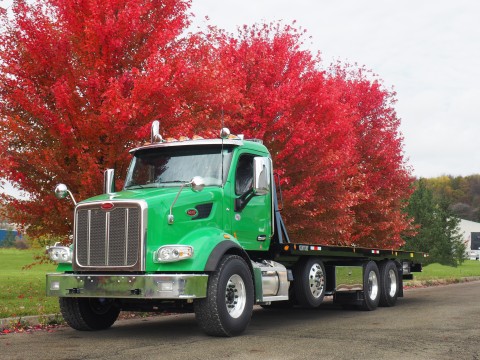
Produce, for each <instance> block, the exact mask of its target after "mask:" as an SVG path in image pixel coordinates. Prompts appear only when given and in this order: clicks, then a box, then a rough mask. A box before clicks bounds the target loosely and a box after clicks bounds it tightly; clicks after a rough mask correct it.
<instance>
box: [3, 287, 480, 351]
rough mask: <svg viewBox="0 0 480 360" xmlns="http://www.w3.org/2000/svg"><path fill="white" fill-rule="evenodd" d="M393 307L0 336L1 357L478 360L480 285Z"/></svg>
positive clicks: (413, 293)
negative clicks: (234, 325)
mask: <svg viewBox="0 0 480 360" xmlns="http://www.w3.org/2000/svg"><path fill="white" fill-rule="evenodd" d="M405 295H406V296H405V298H402V299H399V302H398V304H397V306H396V307H394V308H379V309H378V310H376V311H374V312H361V311H354V310H342V309H341V308H339V307H337V306H334V305H333V304H331V303H328V302H327V303H325V304H324V305H322V307H321V309H317V310H302V309H294V310H263V309H260V308H258V309H256V310H255V311H254V314H253V318H252V322H251V324H250V327H249V328H248V329H247V332H246V333H245V334H244V335H243V336H240V337H236V338H212V337H208V336H206V335H204V334H203V333H202V332H201V331H200V329H199V328H198V326H197V325H196V323H195V319H194V316H193V315H190V314H187V315H176V316H167V317H154V318H147V319H135V320H124V321H119V322H117V323H116V324H115V325H114V326H113V327H112V328H111V329H110V330H107V331H100V332H78V331H74V330H72V329H70V328H60V329H58V330H56V331H55V332H53V333H47V332H42V331H40V332H34V333H32V334H8V335H4V336H0V358H1V359H9V360H10V359H22V360H23V359H36V360H42V359H116V360H120V359H130V360H132V359H135V360H137V359H138V360H140V359H182V360H189V359H202V360H210V359H222V360H223V359H242V360H243V359H261V360H268V359H302V360H305V359H349V360H350V359H362V360H363V359H402V360H404V359H468V360H480V281H477V282H471V283H464V284H455V285H448V286H438V287H432V288H423V289H413V290H408V291H407V292H406V294H405Z"/></svg>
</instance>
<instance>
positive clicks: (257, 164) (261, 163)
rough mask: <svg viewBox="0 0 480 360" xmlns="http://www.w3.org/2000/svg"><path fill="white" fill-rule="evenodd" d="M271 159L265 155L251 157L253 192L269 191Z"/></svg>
mask: <svg viewBox="0 0 480 360" xmlns="http://www.w3.org/2000/svg"><path fill="white" fill-rule="evenodd" d="M270 164H271V160H270V159H269V158H267V157H255V158H254V159H253V193H254V194H255V195H266V194H268V193H269V192H270V179H271V170H270V169H271V166H270Z"/></svg>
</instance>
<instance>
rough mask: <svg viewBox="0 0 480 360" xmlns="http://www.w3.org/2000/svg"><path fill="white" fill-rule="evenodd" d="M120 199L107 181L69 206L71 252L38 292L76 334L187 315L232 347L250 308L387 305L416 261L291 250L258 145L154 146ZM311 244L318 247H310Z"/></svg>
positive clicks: (59, 251)
mask: <svg viewBox="0 0 480 360" xmlns="http://www.w3.org/2000/svg"><path fill="white" fill-rule="evenodd" d="M131 154H132V161H131V164H130V167H129V170H128V173H127V177H126V180H125V185H124V187H123V190H122V191H119V192H115V186H114V180H113V179H114V173H113V170H112V169H109V170H106V171H105V178H104V194H102V195H99V196H96V197H93V198H90V199H87V200H84V201H82V202H80V203H78V204H77V203H76V202H75V199H74V198H73V196H72V193H71V192H70V191H69V190H68V188H67V187H66V186H65V185H63V184H59V185H58V186H57V188H56V189H55V193H56V195H57V197H58V198H65V197H67V196H69V195H70V197H71V198H72V200H73V202H74V203H75V213H74V229H73V243H72V245H71V246H62V245H60V244H55V246H52V247H49V248H48V253H49V255H50V258H51V259H52V260H54V261H56V262H58V268H57V272H56V273H50V274H47V281H46V291H47V295H49V296H56V297H58V298H59V302H60V309H61V312H62V315H63V317H64V319H65V321H66V322H67V323H68V325H70V326H71V327H72V328H74V329H77V330H100V329H106V328H109V327H110V326H111V325H112V324H113V323H114V322H115V321H116V319H117V318H118V315H119V313H120V311H149V312H150V311H171V312H194V313H195V317H196V319H197V321H198V323H199V325H200V327H201V328H202V329H203V330H204V331H205V332H206V333H207V334H209V335H214V336H235V335H238V334H240V333H242V332H243V331H244V330H245V329H246V328H247V326H248V324H249V321H250V318H251V316H252V311H253V307H254V305H261V306H262V307H264V308H268V307H280V306H281V307H291V306H301V307H305V308H316V307H318V306H319V305H320V304H321V303H322V301H323V300H324V297H325V296H333V301H334V302H335V303H338V304H340V305H342V306H348V307H358V308H360V309H363V310H375V309H376V308H377V307H378V306H394V305H395V303H396V301H397V298H398V297H401V296H403V280H404V279H411V278H412V276H413V275H412V273H413V272H418V271H421V269H422V265H421V263H422V259H423V257H424V256H426V255H425V254H423V253H413V252H408V251H398V250H385V249H373V248H360V247H341V246H325V245H314V244H310V243H297V242H294V241H292V240H291V239H290V238H289V236H288V232H287V229H286V227H285V224H284V222H283V220H282V217H281V215H280V209H279V198H278V197H277V192H279V191H278V189H277V188H276V184H275V181H274V176H273V166H272V160H271V156H270V154H269V152H268V150H267V148H266V147H265V146H264V145H263V144H262V142H261V141H258V140H244V139H243V138H242V137H241V136H239V137H235V136H232V135H230V133H229V131H228V129H225V128H224V129H222V131H221V136H220V138H218V139H202V138H195V139H191V140H190V139H187V140H183V141H165V140H163V139H162V137H161V136H160V133H159V123H158V122H157V121H155V122H154V123H153V125H152V133H151V142H149V143H147V144H145V145H144V146H141V147H139V148H136V149H133V150H131ZM315 242H318V241H315Z"/></svg>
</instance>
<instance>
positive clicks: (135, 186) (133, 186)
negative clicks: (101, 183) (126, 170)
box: [125, 185, 145, 190]
mask: <svg viewBox="0 0 480 360" xmlns="http://www.w3.org/2000/svg"><path fill="white" fill-rule="evenodd" d="M144 188H145V186H144V185H128V186H125V189H126V190H134V189H144Z"/></svg>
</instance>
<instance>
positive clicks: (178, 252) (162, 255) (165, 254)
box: [153, 245, 193, 263]
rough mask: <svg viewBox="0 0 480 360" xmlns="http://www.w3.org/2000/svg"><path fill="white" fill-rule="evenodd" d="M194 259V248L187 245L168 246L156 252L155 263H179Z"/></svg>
mask: <svg viewBox="0 0 480 360" xmlns="http://www.w3.org/2000/svg"><path fill="white" fill-rule="evenodd" d="M191 257H193V247H192V246H186V245H166V246H162V247H161V248H160V249H158V250H157V251H155V253H154V254H153V261H154V262H156V263H164V262H172V261H179V260H184V259H189V258H191Z"/></svg>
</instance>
